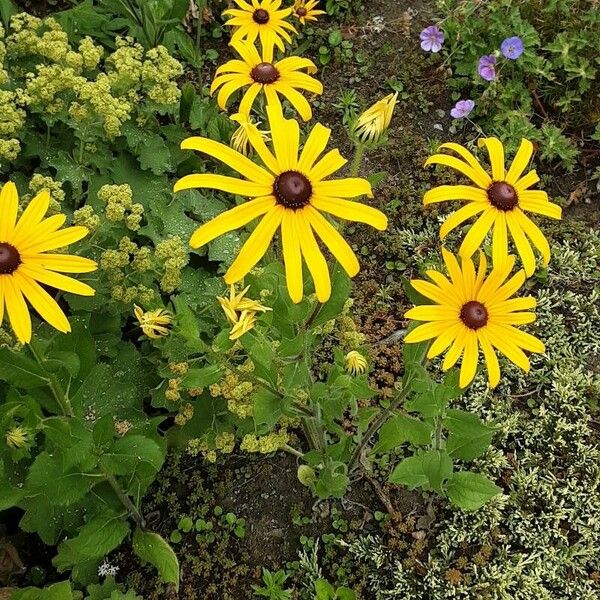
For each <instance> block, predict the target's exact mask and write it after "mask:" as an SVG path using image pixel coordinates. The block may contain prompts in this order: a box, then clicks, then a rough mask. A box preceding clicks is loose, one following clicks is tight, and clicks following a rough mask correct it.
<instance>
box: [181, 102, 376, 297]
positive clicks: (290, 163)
mask: <svg viewBox="0 0 600 600" xmlns="http://www.w3.org/2000/svg"><path fill="white" fill-rule="evenodd" d="M267 113H268V116H269V124H270V130H271V137H272V140H273V141H272V150H271V149H270V148H269V147H268V146H267V145H266V144H265V142H264V140H263V139H262V138H261V137H260V136H259V135H257V134H256V133H255V132H253V131H249V134H250V143H251V144H252V146H253V148H254V150H255V153H256V155H257V156H258V157H260V159H261V161H262V163H263V165H258V164H256V163H254V162H252V161H251V160H250V159H248V158H246V157H245V156H243V155H242V154H239V153H238V152H235V151H234V150H232V149H231V148H229V147H228V146H225V145H224V144H221V143H219V142H215V141H214V140H209V139H206V138H201V137H193V138H188V139H187V140H184V141H183V143H182V145H181V147H182V148H183V149H184V150H197V151H199V152H204V153H205V154H208V155H210V156H213V157H214V158H216V159H217V160H220V161H221V162H223V163H225V164H227V165H228V166H229V167H231V168H232V169H234V170H236V171H237V172H238V173H240V174H241V175H242V176H243V177H244V179H237V178H234V177H227V176H225V175H213V174H210V173H202V174H197V175H187V176H185V177H183V178H182V179H180V180H179V181H178V182H177V183H176V184H175V188H174V189H175V192H178V191H181V190H187V189H190V188H209V189H216V190H221V191H224V192H229V193H231V194H236V195H240V196H246V197H249V198H252V200H250V201H248V202H243V203H242V204H240V205H239V206H236V207H235V208H232V209H231V210H228V211H226V212H224V213H222V214H220V215H219V216H217V217H215V218H214V219H212V220H211V221H209V222H208V223H205V224H204V225H202V226H201V227H200V228H199V229H197V230H196V232H195V233H194V234H193V235H192V238H191V240H190V245H191V246H192V248H199V247H200V246H204V245H205V244H208V243H209V242H210V241H212V240H214V239H215V238H217V237H218V236H220V235H223V234H224V233H226V232H228V231H233V230H234V229H238V228H240V227H244V226H245V225H247V224H248V223H250V222H251V221H253V220H254V219H257V218H258V217H262V218H261V220H260V222H259V223H258V225H257V226H256V227H255V229H254V231H253V232H252V233H251V234H250V237H249V238H248V239H247V240H246V243H245V244H244V245H243V247H242V249H241V250H240V252H239V254H238V256H237V257H236V258H235V260H234V261H233V263H232V264H231V266H230V267H229V269H228V270H227V272H226V273H225V282H226V283H227V284H232V283H235V282H236V281H239V280H240V279H242V277H244V275H246V273H248V272H249V271H250V270H251V269H252V268H253V267H254V266H255V265H256V264H257V263H258V261H259V260H260V259H261V258H262V257H263V255H264V254H265V252H266V251H267V248H268V247H269V244H270V243H271V240H272V238H273V236H274V235H275V233H276V231H277V230H278V229H281V241H282V247H283V258H284V262H285V270H286V279H287V287H288V291H289V294H290V297H291V299H292V301H293V302H300V301H301V300H302V296H303V293H304V292H303V275H302V259H304V261H305V262H306V264H307V266H308V270H309V271H310V273H311V275H312V278H313V281H314V284H315V289H316V293H317V298H318V299H319V301H320V302H326V301H327V300H328V299H329V296H330V295H331V280H330V277H329V269H328V267H327V262H326V260H325V257H324V256H323V253H322V252H321V249H320V248H319V245H318V243H317V240H316V238H315V234H316V235H317V236H318V237H319V238H321V240H322V241H323V242H324V243H325V245H326V246H327V247H328V248H329V250H330V251H331V254H332V255H333V256H334V258H336V259H337V260H338V261H339V262H340V264H341V265H342V267H343V268H344V269H345V270H346V272H347V273H348V275H349V276H350V277H353V276H354V275H356V274H357V273H358V271H359V264H358V260H357V258H356V255H355V254H354V252H353V251H352V248H351V247H350V245H349V244H348V242H346V240H345V239H344V238H343V237H342V236H341V235H340V233H339V232H338V231H337V229H336V228H335V227H334V226H333V225H332V224H331V223H330V221H329V220H328V219H326V218H325V217H324V216H323V214H322V213H323V212H324V213H328V214H330V215H333V216H335V217H339V218H342V219H346V220H350V221H358V222H361V223H367V224H369V225H371V226H373V227H375V228H376V229H379V230H383V229H385V228H386V227H387V217H386V216H385V215H384V214H383V213H382V212H380V211H379V210H377V209H375V208H373V207H371V206H368V205H366V204H361V203H360V202H354V201H351V200H349V198H356V197H358V196H361V195H364V194H366V195H367V196H370V197H372V192H371V185H370V184H369V182H368V181H367V180H366V179H361V178H357V177H350V178H346V179H328V177H330V176H331V175H332V174H333V173H335V172H336V171H338V170H339V169H341V168H342V167H343V166H344V165H345V164H346V162H347V161H346V159H344V158H343V157H342V156H341V154H340V153H339V151H338V150H330V151H329V152H327V153H326V154H325V155H324V156H323V157H322V158H321V159H319V156H320V155H321V154H322V153H323V151H324V150H325V147H326V146H327V142H328V141H329V136H330V134H331V130H330V129H328V128H326V127H324V126H323V125H321V124H320V123H317V124H316V125H315V127H314V128H313V129H312V131H311V132H310V135H309V136H308V138H307V140H306V142H305V144H304V147H303V149H302V151H301V152H300V151H299V147H300V127H299V125H298V122H297V121H295V120H288V119H285V118H284V117H283V115H282V113H281V111H280V110H278V109H277V108H275V107H273V106H270V107H268V108H267Z"/></svg>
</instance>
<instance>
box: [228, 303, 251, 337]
mask: <svg viewBox="0 0 600 600" xmlns="http://www.w3.org/2000/svg"><path fill="white" fill-rule="evenodd" d="M254 325H256V313H254V312H252V311H249V310H245V311H243V312H242V314H241V315H240V318H239V319H238V321H237V323H236V324H235V325H234V326H233V327H232V328H231V331H230V332H229V339H230V340H237V339H238V338H240V337H242V336H243V335H244V334H245V333H247V332H248V331H250V330H251V329H252V328H253V327H254Z"/></svg>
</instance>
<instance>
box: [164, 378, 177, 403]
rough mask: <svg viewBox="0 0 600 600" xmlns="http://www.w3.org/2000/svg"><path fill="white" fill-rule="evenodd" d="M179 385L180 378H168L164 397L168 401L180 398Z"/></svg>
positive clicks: (175, 400)
mask: <svg viewBox="0 0 600 600" xmlns="http://www.w3.org/2000/svg"><path fill="white" fill-rule="evenodd" d="M180 385H181V379H169V383H168V386H167V390H166V391H165V398H166V399H167V400H169V402H177V401H178V400H180V399H181V393H180V391H179V386H180Z"/></svg>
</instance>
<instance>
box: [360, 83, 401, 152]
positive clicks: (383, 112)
mask: <svg viewBox="0 0 600 600" xmlns="http://www.w3.org/2000/svg"><path fill="white" fill-rule="evenodd" d="M397 102H398V92H396V93H395V94H390V95H389V96H386V97H385V98H383V99H381V100H378V101H377V102H375V104H373V106H371V107H370V108H368V109H367V110H365V112H363V113H362V114H361V115H360V117H358V120H357V121H356V125H355V126H354V135H355V136H356V137H357V138H358V139H359V140H360V141H361V142H363V144H370V143H373V142H376V141H378V140H379V138H380V137H381V136H382V135H383V134H384V133H385V131H386V130H387V128H388V127H389V126H390V123H391V122H392V115H393V114H394V108H395V107H396V103H397Z"/></svg>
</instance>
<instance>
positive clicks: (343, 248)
mask: <svg viewBox="0 0 600 600" xmlns="http://www.w3.org/2000/svg"><path fill="white" fill-rule="evenodd" d="M304 213H305V214H306V216H307V218H308V221H309V223H310V225H311V226H312V228H313V229H314V231H315V233H316V234H317V235H318V236H319V237H320V238H321V239H322V240H323V243H324V244H325V245H326V246H327V248H329V250H330V252H331V254H333V256H334V257H335V259H336V260H337V261H338V262H339V263H340V264H341V265H342V267H343V268H344V270H345V271H346V273H348V276H349V277H354V276H355V275H356V274H357V273H358V271H359V270H360V265H359V264H358V259H357V258H356V255H355V254H354V251H353V250H352V248H351V247H350V244H348V242H347V241H346V240H345V239H344V238H343V237H342V235H341V234H340V233H339V232H338V230H337V229H336V228H335V227H333V225H332V224H331V223H330V222H329V221H328V220H327V219H326V218H325V217H324V216H323V215H322V214H321V213H319V211H317V210H315V209H314V208H313V207H312V206H310V205H309V206H307V207H306V208H305V209H304Z"/></svg>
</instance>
